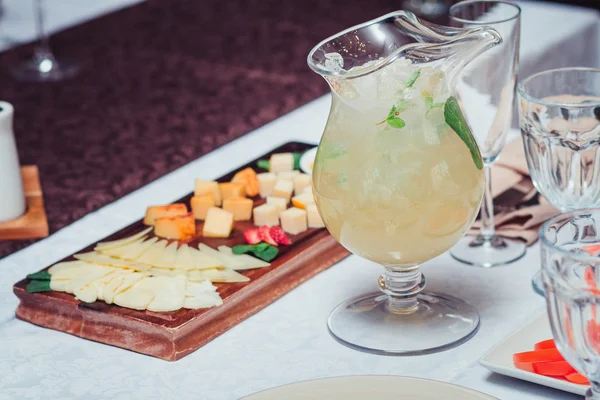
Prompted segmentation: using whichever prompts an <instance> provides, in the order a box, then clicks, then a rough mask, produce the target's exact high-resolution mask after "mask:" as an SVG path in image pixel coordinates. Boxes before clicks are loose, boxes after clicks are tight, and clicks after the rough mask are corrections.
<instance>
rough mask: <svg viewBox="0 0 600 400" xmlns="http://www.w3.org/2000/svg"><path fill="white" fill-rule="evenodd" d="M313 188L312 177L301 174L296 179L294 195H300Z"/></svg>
mask: <svg viewBox="0 0 600 400" xmlns="http://www.w3.org/2000/svg"><path fill="white" fill-rule="evenodd" d="M307 187H312V177H311V176H310V175H307V174H300V175H297V176H295V177H294V193H295V194H296V195H299V194H300V193H302V191H303V190H304V188H307Z"/></svg>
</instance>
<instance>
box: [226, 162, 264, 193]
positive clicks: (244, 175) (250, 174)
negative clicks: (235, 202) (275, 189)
mask: <svg viewBox="0 0 600 400" xmlns="http://www.w3.org/2000/svg"><path fill="white" fill-rule="evenodd" d="M231 182H236V183H243V184H244V186H245V187H246V195H248V196H256V195H257V194H258V178H257V177H256V172H255V171H254V170H253V169H252V168H246V169H243V170H241V171H240V172H238V173H237V174H235V175H234V176H233V178H231Z"/></svg>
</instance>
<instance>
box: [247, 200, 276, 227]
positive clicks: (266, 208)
mask: <svg viewBox="0 0 600 400" xmlns="http://www.w3.org/2000/svg"><path fill="white" fill-rule="evenodd" d="M253 214H254V225H256V226H263V225H267V226H275V225H279V216H278V213H277V209H276V208H275V206H274V205H272V204H266V203H265V204H263V205H262V206H258V207H254V211H253Z"/></svg>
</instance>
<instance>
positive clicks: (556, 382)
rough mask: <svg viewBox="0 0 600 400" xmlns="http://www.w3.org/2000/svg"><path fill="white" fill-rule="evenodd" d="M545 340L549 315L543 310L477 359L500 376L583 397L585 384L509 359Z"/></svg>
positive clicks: (547, 334)
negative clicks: (522, 366)
mask: <svg viewBox="0 0 600 400" xmlns="http://www.w3.org/2000/svg"><path fill="white" fill-rule="evenodd" d="M546 339H552V331H551V330H550V323H549V322H548V316H547V314H546V313H544V314H542V315H540V316H539V317H537V318H535V319H534V320H533V321H531V322H530V323H529V324H527V325H525V326H524V327H523V328H521V329H519V330H518V331H517V332H515V333H513V334H512V335H510V336H509V337H507V338H506V339H504V340H503V341H502V342H500V343H499V344H497V345H496V346H495V347H494V348H493V349H491V350H490V351H488V352H487V353H486V354H485V355H484V356H483V357H481V358H480V359H479V363H480V364H481V365H483V366H484V367H485V368H487V369H489V370H491V371H494V372H497V373H499V374H502V375H507V376H512V377H513V378H518V379H523V380H525V381H529V382H533V383H537V384H540V385H544V386H549V387H551V388H555V389H559V390H564V391H565V392H571V393H575V394H579V395H582V396H584V395H585V392H586V390H587V388H588V387H587V386H586V385H578V384H576V383H571V382H567V381H563V380H561V379H555V378H550V377H547V376H543V375H538V374H534V373H533V372H528V371H523V370H521V369H518V368H516V367H515V365H514V364H513V360H512V356H513V354H514V353H520V352H522V351H531V350H533V346H534V345H535V344H536V343H538V342H541V341H542V340H546Z"/></svg>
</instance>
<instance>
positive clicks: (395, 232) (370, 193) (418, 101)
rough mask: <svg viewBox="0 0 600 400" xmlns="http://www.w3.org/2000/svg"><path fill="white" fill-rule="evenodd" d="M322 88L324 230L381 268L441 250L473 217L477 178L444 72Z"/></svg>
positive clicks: (410, 70) (317, 172)
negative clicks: (326, 107) (327, 96)
mask: <svg viewBox="0 0 600 400" xmlns="http://www.w3.org/2000/svg"><path fill="white" fill-rule="evenodd" d="M331 59H332V60H333V61H336V57H331ZM368 67H369V66H368V65H367V66H363V67H361V68H368ZM350 72H352V71H350ZM329 83H330V85H331V86H332V89H333V90H332V92H333V98H332V106H331V112H330V116H329V120H328V123H327V126H326V128H325V132H324V134H323V138H322V140H321V143H320V145H319V149H318V152H317V156H316V159H315V165H314V170H313V185H314V194H315V199H316V202H317V205H318V208H319V211H320V213H321V216H322V218H323V221H324V222H325V224H326V226H327V228H328V230H329V231H330V232H331V234H332V235H333V236H334V237H335V238H336V239H337V240H338V241H339V242H340V243H341V244H342V245H343V246H344V247H346V248H347V249H348V250H350V251H351V252H352V253H354V254H357V255H360V256H362V257H364V258H366V259H369V260H372V261H375V262H377V263H380V264H384V265H406V266H409V265H415V264H419V263H421V262H424V261H427V260H430V259H432V258H433V257H435V256H438V255H439V254H441V253H443V252H444V251H446V250H448V249H449V248H450V247H451V246H453V245H454V244H455V243H456V242H457V241H458V240H459V239H460V238H461V237H462V236H463V235H464V234H465V232H466V230H467V229H468V228H469V227H470V226H471V224H472V222H473V220H474V218H475V216H476V214H477V211H478V208H479V205H480V202H481V198H482V194H483V189H484V175H483V163H482V160H481V155H480V153H479V150H478V148H477V145H476V144H475V140H474V139H473V137H472V135H471V132H470V130H469V128H468V126H467V124H466V121H465V120H464V118H463V116H462V112H461V111H460V108H459V107H458V103H457V101H456V99H455V98H454V97H452V92H451V90H450V87H449V85H448V82H447V81H446V76H445V74H444V72H442V71H441V70H439V69H436V68H433V67H417V66H416V65H413V64H411V62H410V60H407V59H399V60H396V61H395V62H394V63H393V64H392V65H389V66H386V68H383V69H380V70H378V71H375V72H371V73H369V74H366V75H362V76H359V77H356V78H351V79H337V80H336V78H329Z"/></svg>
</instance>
